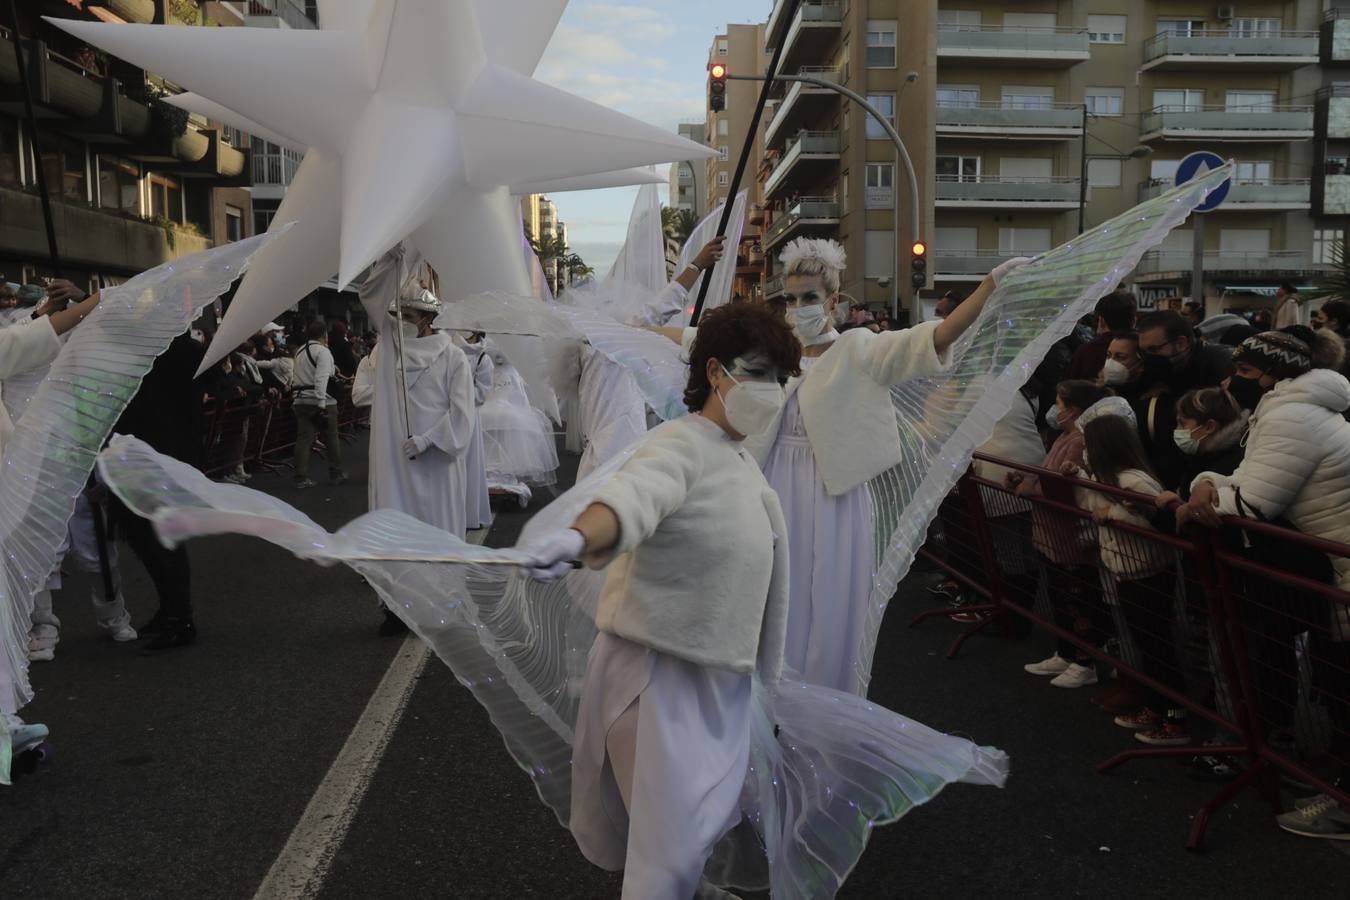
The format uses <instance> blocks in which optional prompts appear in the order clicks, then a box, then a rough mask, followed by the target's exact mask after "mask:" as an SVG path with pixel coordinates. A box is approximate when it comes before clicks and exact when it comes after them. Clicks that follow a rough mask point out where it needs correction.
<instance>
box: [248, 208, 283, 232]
mask: <svg viewBox="0 0 1350 900" xmlns="http://www.w3.org/2000/svg"><path fill="white" fill-rule="evenodd" d="M280 205H281V201H280V200H254V201H253V233H254V234H266V233H267V229H269V228H271V227H272V220H273V219H274V218H276V215H277V207H278V206H280Z"/></svg>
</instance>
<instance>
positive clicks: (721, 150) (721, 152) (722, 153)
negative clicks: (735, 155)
mask: <svg viewBox="0 0 1350 900" xmlns="http://www.w3.org/2000/svg"><path fill="white" fill-rule="evenodd" d="M717 158H718V159H720V160H721V161H722V162H726V161H727V160H728V159H730V158H731V153H730V151H728V150H727V145H726V144H723V145H722V146H720V147H718V148H717Z"/></svg>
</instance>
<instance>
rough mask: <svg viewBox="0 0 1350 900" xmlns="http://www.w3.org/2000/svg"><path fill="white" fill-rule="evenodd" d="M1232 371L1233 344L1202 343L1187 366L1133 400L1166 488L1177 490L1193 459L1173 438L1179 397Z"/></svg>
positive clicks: (1141, 436)
mask: <svg viewBox="0 0 1350 900" xmlns="http://www.w3.org/2000/svg"><path fill="white" fill-rule="evenodd" d="M1231 374H1233V351H1232V348H1231V347H1224V346H1221V345H1213V344H1200V345H1198V346H1196V347H1195V348H1194V350H1192V352H1191V357H1190V359H1189V360H1187V362H1186V365H1185V366H1183V367H1182V368H1181V369H1178V370H1177V371H1176V372H1173V373H1172V374H1171V375H1169V376H1168V377H1167V378H1166V379H1165V380H1162V381H1156V382H1154V383H1153V384H1151V385H1149V386H1148V387H1147V388H1146V389H1145V390H1144V392H1143V395H1142V396H1141V397H1140V399H1138V400H1136V401H1134V403H1133V404H1132V405H1133V407H1134V415H1135V419H1136V420H1137V421H1138V423H1139V439H1140V440H1141V441H1143V442H1144V449H1145V450H1146V451H1147V452H1148V459H1149V462H1150V463H1152V464H1153V471H1154V472H1155V473H1157V475H1158V479H1159V480H1160V481H1161V482H1162V486H1163V487H1164V488H1165V489H1167V490H1169V491H1175V490H1177V488H1178V487H1179V486H1180V484H1181V481H1182V479H1183V478H1184V477H1185V473H1186V470H1187V469H1188V467H1189V465H1190V464H1191V462H1192V460H1191V459H1190V458H1189V457H1187V456H1186V454H1184V453H1182V452H1181V451H1180V450H1178V449H1177V445H1176V441H1174V440H1173V438H1172V432H1173V431H1174V430H1175V429H1176V427H1177V409H1176V407H1177V401H1178V400H1180V399H1181V398H1182V397H1183V396H1185V395H1186V394H1187V393H1189V392H1191V391H1193V390H1197V389H1199V388H1207V387H1217V386H1218V385H1219V384H1220V383H1221V382H1222V381H1223V380H1224V379H1225V378H1227V377H1228V376H1229V375H1231ZM1197 474H1198V473H1197ZM1189 483H1190V482H1189V480H1188V481H1187V484H1188V485H1189Z"/></svg>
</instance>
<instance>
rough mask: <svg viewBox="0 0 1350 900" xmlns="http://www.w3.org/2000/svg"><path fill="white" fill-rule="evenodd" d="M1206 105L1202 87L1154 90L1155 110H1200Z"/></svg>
mask: <svg viewBox="0 0 1350 900" xmlns="http://www.w3.org/2000/svg"><path fill="white" fill-rule="evenodd" d="M1204 107H1205V92H1204V90H1203V89H1202V88H1168V89H1166V90H1156V91H1154V92H1153V109H1154V111H1155V112H1198V111H1199V110H1201V109H1204Z"/></svg>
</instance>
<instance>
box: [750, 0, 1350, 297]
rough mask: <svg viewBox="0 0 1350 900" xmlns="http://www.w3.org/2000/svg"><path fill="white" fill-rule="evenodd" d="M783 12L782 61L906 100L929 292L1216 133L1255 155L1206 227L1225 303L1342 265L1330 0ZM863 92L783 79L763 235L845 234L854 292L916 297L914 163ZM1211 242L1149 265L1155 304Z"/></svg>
mask: <svg viewBox="0 0 1350 900" xmlns="http://www.w3.org/2000/svg"><path fill="white" fill-rule="evenodd" d="M786 6H787V4H786V3H784V2H779V3H777V4H775V6H774V9H773V11H772V12H771V14H770V19H769V23H768V26H767V28H766V46H770V47H772V46H776V45H777V43H779V42H785V43H784V66H783V70H784V71H785V72H796V71H800V70H807V71H814V72H816V73H818V74H820V73H824V74H826V75H827V76H828V77H830V78H834V79H838V80H839V82H840V83H841V84H844V85H846V86H848V87H851V88H852V89H853V90H855V91H858V92H859V93H865V94H867V95H868V97H869V99H871V100H872V101H873V102H874V103H875V104H876V105H878V106H880V107H881V108H882V109H883V110H885V111H887V112H891V113H892V114H894V111H897V110H898V111H899V120H898V128H899V130H900V132H901V135H902V137H903V138H904V140H905V143H906V145H907V147H908V150H909V152H910V154H911V156H912V157H913V160H914V164H915V167H916V170H917V173H918V181H919V185H918V187H919V196H920V204H919V205H920V211H921V214H920V223H919V226H918V229H917V233H918V234H917V236H918V237H921V238H923V239H925V240H927V242H928V243H929V245H930V247H931V250H930V257H931V258H930V262H929V267H928V268H929V277H930V280H929V281H928V283H927V284H926V285H925V290H924V291H923V295H924V297H925V298H928V303H929V304H931V298H932V297H933V296H935V295H937V294H938V293H941V292H942V291H945V290H948V289H956V290H960V291H965V290H968V289H970V288H973V287H974V285H975V284H976V283H978V281H979V279H980V278H982V277H983V276H984V275H985V274H986V273H987V272H989V271H990V270H991V269H992V268H993V267H994V266H995V265H997V264H998V263H999V262H1000V261H1001V260H1003V259H1007V258H1009V257H1011V256H1015V255H1026V254H1031V253H1036V252H1039V251H1041V250H1045V249H1048V248H1050V247H1052V246H1055V245H1057V244H1059V243H1062V242H1063V241H1065V240H1067V239H1068V238H1070V237H1072V236H1073V235H1074V234H1077V233H1078V231H1079V229H1080V227H1085V228H1091V227H1094V226H1096V225H1098V224H1100V223H1102V222H1105V221H1107V220H1108V219H1110V218H1111V217H1113V216H1115V215H1117V214H1119V213H1121V212H1123V211H1125V210H1126V209H1128V208H1129V207H1131V206H1133V205H1134V204H1135V203H1137V202H1139V201H1140V200H1142V199H1146V198H1148V197H1151V196H1155V195H1156V194H1157V193H1159V192H1161V191H1163V190H1166V188H1167V186H1168V185H1169V184H1170V183H1171V180H1172V178H1173V176H1174V174H1175V171H1176V167H1177V164H1178V162H1179V161H1180V160H1181V159H1182V158H1183V157H1184V156H1186V155H1187V154H1188V153H1190V152H1192V151H1195V150H1200V149H1205V150H1212V151H1215V152H1217V153H1219V154H1221V155H1223V156H1226V157H1229V158H1233V159H1236V160H1237V161H1238V164H1239V169H1238V179H1237V184H1236V185H1235V187H1234V190H1233V192H1232V194H1231V195H1230V198H1229V200H1228V201H1227V203H1225V205H1224V206H1223V207H1222V208H1221V209H1220V210H1218V211H1216V212H1214V213H1211V214H1209V215H1208V218H1207V219H1206V221H1205V234H1204V240H1205V271H1206V284H1205V285H1204V290H1205V293H1206V295H1207V297H1208V298H1209V307H1210V309H1209V311H1210V312H1211V313H1213V312H1218V311H1221V310H1223V309H1233V308H1243V307H1246V306H1253V305H1260V304H1262V303H1266V302H1268V301H1267V300H1266V299H1265V297H1266V295H1268V294H1273V291H1274V288H1275V286H1276V285H1277V284H1278V283H1279V281H1281V280H1285V279H1289V280H1294V281H1301V282H1305V283H1306V282H1308V281H1310V280H1311V279H1313V278H1314V277H1315V275H1316V272H1317V270H1318V267H1319V266H1320V265H1321V264H1322V262H1323V261H1324V259H1325V253H1324V252H1323V251H1322V250H1321V249H1320V248H1321V247H1323V246H1324V245H1325V244H1326V243H1327V240H1328V239H1329V233H1330V232H1331V231H1332V230H1333V227H1332V226H1327V225H1325V224H1324V223H1322V222H1320V221H1319V217H1315V216H1314V214H1313V205H1312V200H1313V195H1314V180H1315V178H1316V180H1317V181H1318V182H1319V183H1320V182H1321V180H1322V171H1321V170H1319V169H1318V167H1317V166H1316V165H1315V163H1316V157H1317V153H1318V152H1319V150H1318V148H1319V146H1322V145H1327V141H1321V142H1320V143H1319V142H1315V141H1314V140H1313V138H1314V136H1315V128H1314V105H1315V102H1316V98H1317V97H1318V94H1319V90H1321V89H1322V87H1323V79H1324V69H1323V67H1322V65H1321V64H1320V63H1321V62H1322V59H1321V56H1323V55H1326V54H1329V53H1330V52H1331V51H1330V43H1329V42H1330V39H1331V32H1332V31H1334V20H1329V22H1328V24H1326V25H1324V24H1323V18H1324V16H1325V15H1326V14H1325V13H1324V11H1323V3H1321V2H1318V0H1292V2H1282V3H1246V4H1234V5H1228V4H1213V3H1184V2H1183V3H1178V2H1153V0H1060V2H1018V3H1015V4H1008V3H996V2H981V0H919V2H903V3H901V2H897V0H852V2H826V0H818V2H812V0H805V2H803V3H802V4H801V6H800V8H799V10H798V12H797V14H796V15H795V16H794V17H793V20H792V21H786V15H785V12H784V10H785V7H786ZM1333 16H1334V14H1333ZM1319 28H1321V29H1322V34H1325V35H1326V36H1325V37H1323V36H1322V34H1319ZM1322 45H1326V47H1327V50H1326V52H1325V53H1322V52H1320V47H1321V46H1322ZM909 71H914V72H917V73H918V74H919V79H918V81H917V82H916V83H914V84H912V85H911V84H909V83H908V82H907V81H906V80H905V75H906V74H907V73H908V72H909ZM1327 71H1329V69H1328V70H1327ZM1330 100H1331V98H1328V103H1330ZM850 106H851V105H845V104H843V103H841V101H840V100H839V98H838V97H837V96H836V95H834V94H832V93H831V92H828V91H825V90H820V89H812V88H808V87H807V86H805V85H793V86H792V87H791V88H790V89H786V90H782V89H780V90H779V92H778V102H777V104H776V106H775V110H774V113H773V115H772V118H771V121H770V122H769V123H768V125H767V126H766V130H765V145H766V147H767V156H768V158H769V159H768V164H767V168H768V169H769V174H768V180H767V181H766V184H765V200H766V203H768V204H769V205H770V206H771V207H772V209H771V213H770V214H771V216H772V219H771V222H770V224H769V226H768V229H767V233H766V236H765V248H766V249H767V250H769V251H771V252H772V251H773V250H776V249H777V248H778V247H780V246H781V245H782V244H783V243H785V242H786V241H787V240H789V239H791V238H792V237H793V236H795V235H797V234H803V233H819V234H828V235H830V236H833V237H836V238H837V239H839V240H841V241H842V242H843V243H844V244H845V246H846V248H847V249H848V251H849V256H850V260H851V266H850V269H851V271H850V273H849V278H848V283H847V285H846V287H845V290H846V291H847V292H848V293H850V294H851V295H852V296H854V297H855V298H857V299H860V300H863V301H865V302H867V303H869V304H872V305H880V304H882V303H889V302H890V301H891V300H892V299H895V300H898V301H899V305H900V306H901V307H902V308H903V307H905V306H906V305H907V304H906V302H905V301H906V300H907V299H911V298H910V287H909V273H908V260H907V256H908V252H907V251H908V246H909V242H910V241H911V240H912V239H913V238H914V237H915V236H916V235H915V231H916V229H915V228H914V226H913V225H912V223H911V222H910V221H909V215H908V212H907V207H908V201H909V195H910V192H909V187H908V185H907V184H905V183H904V179H903V178H901V179H900V181H901V183H900V186H899V190H898V191H897V189H896V181H897V174H898V173H902V172H903V170H902V169H901V170H897V168H896V166H895V151H894V149H893V147H892V145H891V144H890V143H889V142H888V141H886V140H885V134H884V132H883V130H882V129H881V128H879V127H876V126H875V125H874V124H872V123H869V122H867V121H866V120H865V119H864V117H863V116H862V115H860V110H857V109H853V108H850ZM1347 115H1348V116H1350V111H1348V112H1347ZM1347 122H1348V125H1347V128H1346V129H1345V133H1346V135H1347V138H1348V139H1350V119H1347ZM1333 134H1335V132H1334V131H1333ZM1329 146H1331V147H1332V149H1333V150H1336V151H1338V150H1339V148H1338V147H1337V146H1336V145H1335V144H1334V143H1332V144H1330V145H1329ZM1343 146H1346V147H1347V148H1350V143H1347V144H1345V145H1343ZM1333 155H1334V154H1333ZM1330 169H1331V166H1328V167H1326V169H1325V171H1330ZM1084 172H1086V176H1087V184H1086V186H1085V185H1084V184H1083V180H1082V178H1083V174H1084ZM1315 173H1316V175H1315ZM897 200H898V201H899V204H900V211H899V214H897V211H896V201H897ZM1333 226H1334V223H1333ZM1192 237H1193V236H1192V233H1191V231H1190V229H1189V226H1186V227H1183V228H1181V229H1178V230H1177V231H1176V232H1174V233H1173V235H1172V236H1171V237H1169V238H1168V240H1167V242H1166V243H1165V244H1164V245H1163V247H1162V248H1160V249H1159V250H1158V251H1156V252H1154V253H1151V254H1149V255H1148V256H1147V257H1146V258H1145V259H1144V260H1143V261H1142V262H1141V264H1140V266H1139V267H1138V269H1137V271H1136V272H1135V273H1134V276H1133V279H1132V280H1133V283H1134V285H1135V286H1136V288H1137V290H1138V292H1139V293H1140V296H1141V298H1142V302H1143V303H1145V304H1152V303H1155V302H1156V301H1157V300H1158V299H1160V298H1163V297H1170V296H1175V295H1180V294H1189V293H1190V267H1191V250H1192ZM899 248H904V249H905V252H904V253H897V250H898V249H899ZM897 263H898V264H897ZM766 287H767V292H768V293H772V292H773V291H774V290H776V289H778V288H779V284H778V280H777V279H775V278H773V277H772V276H771V277H770V279H769V281H768V282H767V285H766ZM913 311H915V312H921V308H920V307H913Z"/></svg>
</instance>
